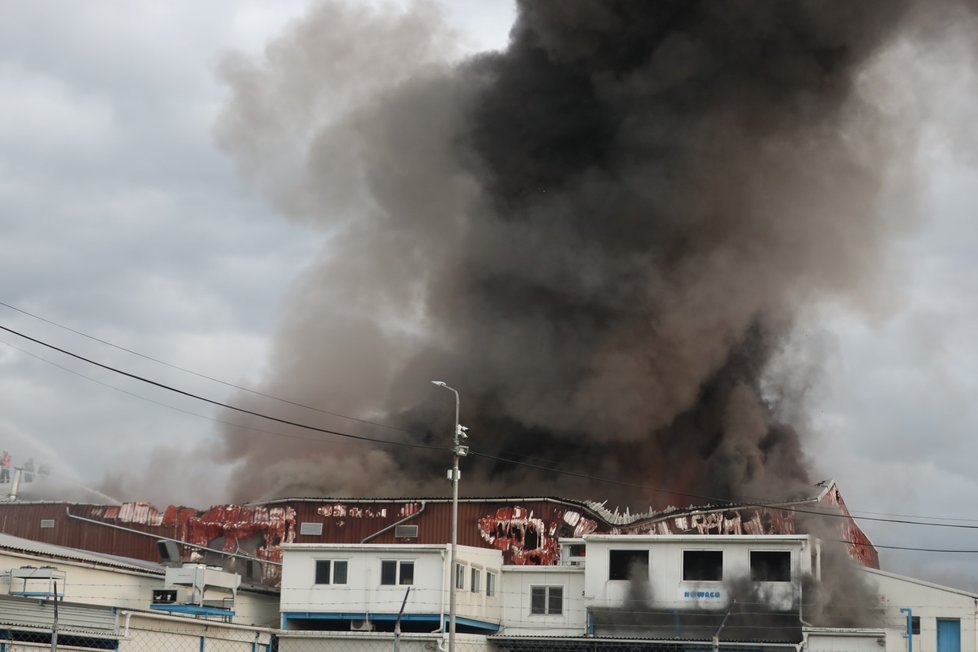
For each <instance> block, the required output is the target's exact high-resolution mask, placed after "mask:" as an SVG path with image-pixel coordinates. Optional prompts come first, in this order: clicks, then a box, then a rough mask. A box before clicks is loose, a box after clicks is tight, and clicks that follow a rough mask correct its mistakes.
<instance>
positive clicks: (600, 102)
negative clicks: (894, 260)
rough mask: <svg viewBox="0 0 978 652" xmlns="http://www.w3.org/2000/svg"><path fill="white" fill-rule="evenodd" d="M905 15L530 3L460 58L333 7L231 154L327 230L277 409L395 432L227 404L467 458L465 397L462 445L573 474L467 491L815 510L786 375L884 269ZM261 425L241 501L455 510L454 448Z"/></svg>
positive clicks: (771, 3)
mask: <svg viewBox="0 0 978 652" xmlns="http://www.w3.org/2000/svg"><path fill="white" fill-rule="evenodd" d="M935 4H940V3H935ZM912 7H913V5H912V4H911V3H908V2H904V1H902V0H861V1H860V2H818V1H815V2H812V1H805V0H791V1H784V0H749V1H748V0H740V1H738V0H731V1H725V2H715V1H712V0H701V1H696V0H658V1H655V2H650V1H647V0H524V1H521V2H519V3H518V17H517V20H516V23H515V25H514V26H513V29H512V32H511V35H510V42H509V45H508V47H507V48H506V49H505V50H503V51H500V52H489V53H485V54H481V55H479V56H475V57H469V58H460V57H459V56H458V55H457V53H456V52H455V50H454V49H453V48H454V45H453V38H452V35H451V33H450V30H448V29H447V28H446V27H445V25H444V24H443V21H442V19H441V18H440V17H439V14H438V11H437V10H436V8H434V7H432V6H431V5H428V4H425V3H418V4H416V5H414V6H413V7H411V8H409V9H406V10H400V9H392V8H387V9H379V10H378V9H371V8H367V7H364V6H359V7H355V6H350V7H348V6H345V5H341V4H335V3H328V4H322V5H319V6H317V7H316V8H315V9H314V10H313V11H312V12H311V13H310V15H309V16H308V17H306V18H305V19H304V20H302V21H300V22H298V23H296V24H295V25H293V26H292V27H291V28H290V29H289V30H288V31H287V33H286V34H285V35H283V36H282V37H281V38H280V39H278V40H277V41H275V42H273V43H272V44H270V45H269V47H268V49H267V51H266V53H265V56H264V57H263V58H261V59H259V60H249V59H247V58H244V57H238V58H234V59H230V60H229V61H228V62H227V63H226V65H225V67H224V75H225V77H226V79H227V80H228V82H229V85H230V88H231V91H232V93H233V97H232V99H231V101H230V102H229V104H228V106H227V108H226V110H225V112H224V114H223V116H222V118H221V121H220V123H219V125H218V137H219V139H220V142H221V143H222V145H223V146H224V147H225V149H227V150H228V151H229V152H231V153H232V154H233V155H234V156H235V158H236V160H237V161H238V163H239V166H240V169H241V172H242V174H243V175H244V177H245V178H246V179H248V180H249V181H250V182H251V183H253V184H254V185H255V186H256V187H258V188H259V189H261V190H262V191H264V192H266V193H267V194H268V195H269V196H270V197H271V198H272V200H273V201H274V202H275V204H276V206H277V207H278V208H279V210H281V211H282V212H283V213H284V214H286V215H289V216H290V217H292V218H295V219H296V220H299V221H301V222H304V223H307V224H312V225H316V226H321V227H322V229H323V232H324V247H323V254H322V256H321V258H320V260H319V261H318V262H316V263H315V264H314V265H313V266H312V267H311V268H310V269H307V270H305V272H304V274H303V277H302V280H301V282H300V283H299V284H298V285H297V288H296V290H295V292H294V296H293V297H292V310H291V312H290V313H289V314H287V315H286V316H285V317H284V318H283V325H282V329H281V333H280V336H279V337H278V340H277V343H276V345H275V348H274V351H273V354H272V356H271V359H270V368H269V371H268V374H267V377H266V379H265V381H264V387H263V388H264V389H266V390H268V391H270V392H271V393H274V394H276V395H279V396H283V395H284V396H288V397H289V398H290V399H292V400H294V401H297V402H299V403H304V404H308V405H311V406H315V407H317V408H321V409H325V410H331V411H333V412H338V413H342V414H346V415H352V416H356V417H358V418H362V419H367V420H371V421H384V422H386V423H390V424H392V425H394V426H396V427H398V428H400V429H401V430H387V429H381V428H376V427H373V426H370V425H367V424H364V423H362V422H354V421H346V420H342V419H339V418H332V417H328V416H325V415H323V414H321V413H317V412H312V411H308V410H302V409H299V408H295V409H293V410H291V411H289V412H286V411H283V409H282V407H281V406H280V405H275V404H273V403H269V402H265V401H257V400H256V399H254V398H250V397H248V396H244V395H242V396H238V397H235V398H233V399H232V400H233V401H234V402H236V403H238V404H245V405H247V406H248V407H250V408H253V409H259V410H262V411H266V412H274V413H275V414H277V415H279V416H285V417H287V418H293V419H297V420H301V421H304V422H310V423H315V424H317V425H320V426H326V427H331V428H334V429H340V430H344V431H347V432H353V433H355V434H367V435H370V436H374V437H382V438H386V439H397V440H399V441H408V442H412V443H423V444H431V445H439V446H446V447H447V446H449V445H450V430H451V425H450V420H451V416H452V412H453V403H452V401H453V398H452V396H451V395H450V394H449V393H447V392H445V391H444V390H442V389H439V388H436V387H433V386H431V385H430V384H429V381H430V380H432V379H440V380H445V381H447V382H448V383H449V384H450V385H452V386H454V387H456V388H457V389H458V390H459V391H460V393H461V396H462V407H461V412H462V422H463V423H465V424H466V425H468V426H470V428H471V433H472V437H471V441H470V443H471V446H472V450H473V451H476V452H480V453H483V454H487V455H490V456H494V457H497V458H507V459H521V460H526V461H530V462H532V463H534V464H537V465H538V466H545V467H559V468H561V469H566V470H570V471H573V472H575V473H577V474H579V475H578V476H561V475H557V474H554V473H552V472H548V471H542V470H535V469H533V468H528V467H519V466H514V465H512V464H510V463H508V462H503V461H499V460H498V459H496V460H494V459H487V458H485V457H473V456H470V457H469V458H467V459H466V460H465V461H464V468H465V471H464V473H465V476H464V478H465V480H464V493H466V494H470V495H472V494H505V495H512V494H531V493H534V494H538V493H545V494H561V495H566V496H569V497H573V496H577V497H592V496H600V497H610V498H612V499H617V500H619V501H620V502H622V503H630V504H644V505H647V504H652V505H655V506H664V505H665V504H669V503H672V504H677V503H687V502H690V501H692V502H697V501H696V499H694V498H691V497H690V496H688V495H683V494H695V495H700V496H714V497H720V498H738V497H751V498H759V497H760V498H763V497H776V498H787V497H790V496H792V495H793V494H795V493H797V492H799V491H802V490H800V489H799V488H800V487H804V486H805V485H807V484H808V481H809V477H808V470H807V469H808V459H807V458H806V454H805V451H804V447H803V445H802V442H801V440H800V437H799V432H798V431H797V430H796V427H799V426H801V427H803V425H804V424H803V423H801V424H797V423H796V424H793V423H788V422H786V421H785V419H783V418H782V417H783V415H785V414H787V413H788V412H791V413H792V414H794V413H795V412H794V410H793V409H792V410H787V409H782V408H784V406H786V405H788V404H790V403H791V402H792V400H793V399H794V398H795V397H793V396H790V395H789V394H788V393H787V392H786V391H785V387H782V386H779V385H777V384H774V385H772V384H771V383H770V382H768V378H767V376H766V371H767V370H768V369H769V368H770V365H771V363H772V360H774V359H776V358H777V356H779V355H780V354H781V352H782V351H783V349H784V347H785V346H786V343H787V341H788V338H789V337H790V335H791V333H792V332H793V330H792V329H793V327H794V326H795V325H796V324H797V321H798V320H799V319H800V317H801V316H802V315H803V313H804V308H805V307H806V306H808V305H811V304H813V303H816V302H819V301H823V300H836V299H838V300H842V301H855V302H858V301H861V300H863V299H866V298H867V297H871V296H872V294H873V291H874V288H875V287H877V285H876V283H877V282H878V280H879V279H878V277H879V273H880V272H881V271H886V270H887V269H889V267H888V266H889V262H890V261H889V260H888V258H887V244H888V241H889V238H890V236H891V235H892V234H893V233H895V232H898V231H899V229H901V228H902V227H903V226H905V223H906V222H907V216H906V215H905V214H904V213H903V212H901V211H899V210H893V209H892V207H893V206H898V205H900V204H901V202H900V197H901V196H900V192H901V190H902V189H904V188H907V187H908V186H909V184H907V183H906V178H905V175H906V173H907V171H908V168H909V159H910V156H909V152H910V150H911V148H912V144H913V130H912V129H910V128H908V127H907V125H906V124H904V123H903V122H901V119H900V118H901V116H900V113H899V111H893V110H892V109H893V107H888V106H884V105H882V104H881V103H880V102H879V101H877V99H876V97H875V96H874V88H873V84H874V83H877V82H878V81H879V80H878V79H876V78H875V77H873V76H872V75H865V74H864V71H866V70H867V69H869V68H871V67H872V65H873V62H874V60H875V57H877V56H878V55H879V53H880V52H882V51H883V50H884V49H885V47H886V46H887V44H888V43H890V42H891V41H892V39H893V38H894V35H897V34H900V29H901V26H902V25H906V24H907V22H908V21H909V20H910V18H908V16H913V15H914V12H913V11H911V10H910V9H911V8H912ZM229 418H234V419H238V420H239V421H240V417H238V416H234V415H229ZM241 423H242V427H241V428H228V429H227V432H226V437H225V451H224V455H225V456H226V459H227V460H229V461H232V462H237V463H239V464H240V465H241V467H242V471H241V473H239V474H237V477H238V478H239V481H238V483H237V485H236V486H235V487H234V489H235V493H236V496H235V497H236V498H237V499H254V498H258V497H269V496H276V495H278V496H280V495H285V494H291V495H299V494H305V495H312V494H320V495H321V494H330V495H341V494H354V495H378V494H379V495H405V494H415V495H417V494H419V493H429V494H431V493H437V494H444V493H445V491H446V490H447V483H445V481H444V480H443V478H444V469H445V468H446V465H447V464H448V463H449V461H448V456H447V454H445V453H436V452H431V451H425V450H423V449H413V448H391V447H376V446H366V445H363V444H361V443H356V442H349V441H344V440H340V439H330V438H317V437H316V436H315V435H313V434H310V433H304V434H303V433H298V432H296V433H290V434H297V435H301V436H303V437H310V438H313V439H318V441H308V440H303V439H287V438H283V437H275V436H269V435H266V434H262V433H256V432H254V431H251V430H248V429H247V426H253V427H261V428H266V429H268V428H269V425H268V424H262V423H260V422H243V421H242V422H241ZM580 475H592V476H598V477H602V478H610V479H614V480H616V481H619V482H622V483H625V484H624V485H618V486H615V485H609V484H603V483H598V482H592V481H589V480H586V479H583V478H581V477H580ZM636 485H645V486H655V487H662V488H665V489H667V490H669V491H673V492H680V493H679V494H669V493H662V492H657V491H653V490H650V489H643V488H638V487H637V486H636ZM699 502H702V501H699Z"/></svg>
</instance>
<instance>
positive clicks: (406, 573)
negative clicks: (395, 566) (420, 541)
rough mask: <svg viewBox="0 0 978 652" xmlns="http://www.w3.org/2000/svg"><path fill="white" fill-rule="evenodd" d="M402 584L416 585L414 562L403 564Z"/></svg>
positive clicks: (403, 562) (404, 562)
mask: <svg viewBox="0 0 978 652" xmlns="http://www.w3.org/2000/svg"><path fill="white" fill-rule="evenodd" d="M400 583H401V584H414V562H413V561H402V562H401V579H400Z"/></svg>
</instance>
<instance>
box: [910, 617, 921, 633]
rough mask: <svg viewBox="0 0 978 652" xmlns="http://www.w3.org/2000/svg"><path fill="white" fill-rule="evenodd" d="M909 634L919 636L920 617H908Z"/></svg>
mask: <svg viewBox="0 0 978 652" xmlns="http://www.w3.org/2000/svg"><path fill="white" fill-rule="evenodd" d="M910 633H911V634H919V633H920V616H911V617H910Z"/></svg>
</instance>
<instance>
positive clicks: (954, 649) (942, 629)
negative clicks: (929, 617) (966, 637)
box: [937, 618, 961, 652]
mask: <svg viewBox="0 0 978 652" xmlns="http://www.w3.org/2000/svg"><path fill="white" fill-rule="evenodd" d="M937 652H961V621H960V620H958V619H956V618H954V619H951V618H938V619H937Z"/></svg>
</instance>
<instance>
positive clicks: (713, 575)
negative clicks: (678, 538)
mask: <svg viewBox="0 0 978 652" xmlns="http://www.w3.org/2000/svg"><path fill="white" fill-rule="evenodd" d="M722 580H723V551H721V550H683V581H686V582H720V581H722Z"/></svg>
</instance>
